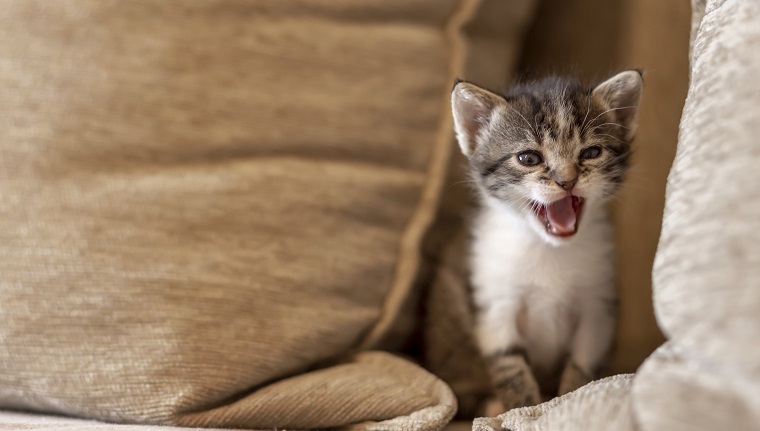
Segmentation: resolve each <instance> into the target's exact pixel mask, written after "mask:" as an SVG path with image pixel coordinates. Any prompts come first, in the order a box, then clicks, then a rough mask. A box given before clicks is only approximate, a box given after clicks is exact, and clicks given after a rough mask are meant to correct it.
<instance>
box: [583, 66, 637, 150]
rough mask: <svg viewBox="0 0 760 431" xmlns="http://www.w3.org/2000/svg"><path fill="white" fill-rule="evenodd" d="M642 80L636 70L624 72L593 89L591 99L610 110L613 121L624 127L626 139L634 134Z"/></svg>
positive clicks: (631, 137)
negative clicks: (613, 117)
mask: <svg viewBox="0 0 760 431" xmlns="http://www.w3.org/2000/svg"><path fill="white" fill-rule="evenodd" d="M643 88H644V80H643V78H642V76H641V72H639V71H638V70H626V71H625V72H620V73H618V74H617V75H615V76H613V77H612V78H610V79H608V80H606V81H604V82H602V83H601V84H599V85H597V86H596V87H594V89H593V90H592V92H591V95H592V97H594V98H595V99H596V100H597V101H599V102H601V104H602V106H606V107H607V108H606V109H610V110H611V112H612V113H613V114H614V116H615V119H616V120H617V122H618V123H620V124H621V125H622V126H624V127H626V128H627V130H626V139H628V140H631V139H633V136H634V134H635V133H636V126H637V117H638V115H637V114H638V110H639V101H640V100H641V90H642V89H643Z"/></svg>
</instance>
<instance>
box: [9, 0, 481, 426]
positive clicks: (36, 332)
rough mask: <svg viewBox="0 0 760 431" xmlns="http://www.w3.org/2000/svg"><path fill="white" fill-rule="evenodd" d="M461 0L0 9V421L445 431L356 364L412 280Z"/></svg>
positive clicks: (447, 406)
mask: <svg viewBox="0 0 760 431" xmlns="http://www.w3.org/2000/svg"><path fill="white" fill-rule="evenodd" d="M476 6H477V4H476V2H475V1H467V0H462V1H455V0H446V1H433V0H419V1H414V2H408V1H400V0H399V1H395V0H394V1H390V2H389V1H370V2H363V3H362V4H361V5H359V4H356V3H355V2H349V1H334V0H329V1H328V0H325V1H321V0H318V1H314V0H310V1H290V2H282V1H277V0H272V1H257V2H250V1H244V0H203V1H201V0H197V1H196V0H181V1H180V0H176V1H174V0H155V1H139V2H136V1H135V2H123V1H116V0H108V1H102V0H97V1H96V0H64V1H55V2H50V1H46V0H39V1H35V0H17V1H14V0H3V1H0V7H2V10H3V13H2V14H1V15H0V59H1V60H0V68H2V73H0V86H1V87H2V88H3V106H2V108H0V109H2V115H0V125H1V127H0V134H2V143H3V144H2V145H3V151H2V152H0V194H1V196H2V205H0V212H1V213H2V217H0V316H1V317H2V321H3V325H2V327H0V364H2V367H0V408H6V409H24V410H34V411H40V412H48V413H58V414H65V415H70V416H76V417H85V418H94V419H100V420H104V421H113V422H128V423H146V424H163V425H182V426H192V427H237V428H264V429H272V428H274V427H277V428H327V427H354V428H357V429H381V428H382V429H399V430H401V429H439V428H441V427H442V426H443V425H444V424H445V423H446V422H447V421H448V420H449V419H450V418H451V416H452V415H453V414H454V411H455V409H456V402H455V400H454V399H453V397H452V395H451V392H450V390H449V389H448V388H447V387H446V385H445V384H443V383H442V382H441V381H440V380H438V379H437V378H435V377H433V375H432V374H429V373H428V372H426V371H424V370H423V369H421V368H419V367H417V366H415V365H412V364H411V363H409V362H407V361H406V360H403V359H400V358H397V357H394V356H391V355H389V354H384V353H371V352H369V353H359V354H355V353H356V352H357V351H363V350H367V349H372V348H373V347H375V346H376V345H377V344H378V343H379V340H381V339H382V338H383V336H384V334H386V333H387V332H388V331H389V328H391V327H392V326H393V324H394V322H395V321H396V320H397V318H398V314H399V310H400V309H401V307H402V306H403V304H404V303H405V302H406V301H407V298H408V297H409V296H410V286H412V283H413V281H414V279H415V277H416V275H417V273H418V269H419V260H420V259H419V256H418V254H419V246H420V241H421V238H422V235H423V233H424V232H425V230H426V227H427V226H428V224H429V223H430V220H431V219H432V217H433V214H434V211H435V208H436V206H437V200H438V196H439V194H440V193H439V191H440V188H441V184H442V180H443V176H444V173H445V168H446V164H447V162H448V157H449V154H450V152H451V151H452V149H453V147H452V144H451V139H452V133H451V123H450V120H449V118H450V114H449V113H448V108H447V106H448V105H447V103H446V100H447V99H448V92H449V89H450V86H451V83H452V82H453V79H454V77H455V76H457V75H460V74H461V70H462V67H463V64H464V62H465V54H466V53H465V48H466V47H465V42H464V38H463V36H462V32H461V28H462V26H463V25H464V24H465V23H466V22H467V20H468V18H469V17H471V16H472V15H473V14H474V11H475V7H476Z"/></svg>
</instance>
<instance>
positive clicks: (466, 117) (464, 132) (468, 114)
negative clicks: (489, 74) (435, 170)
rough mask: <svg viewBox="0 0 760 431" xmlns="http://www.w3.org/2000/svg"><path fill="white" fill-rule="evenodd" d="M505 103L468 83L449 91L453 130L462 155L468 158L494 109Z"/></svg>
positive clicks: (501, 99) (496, 96)
mask: <svg viewBox="0 0 760 431" xmlns="http://www.w3.org/2000/svg"><path fill="white" fill-rule="evenodd" d="M501 103H505V101H504V99H503V98H502V97H500V96H498V95H497V94H495V93H492V92H490V91H488V90H485V89H483V88H480V87H478V86H477V85H475V84H470V83H469V82H464V81H460V82H457V83H456V84H455V85H454V88H453V89H452V90H451V112H452V114H453V115H454V130H455V131H456V134H457V140H458V141H459V148H461V149H462V153H463V154H464V155H465V156H467V157H469V156H470V155H472V153H473V152H474V151H475V148H476V147H477V145H478V137H479V136H480V134H481V133H482V132H483V131H484V129H485V128H486V127H488V124H489V123H490V121H491V113H492V112H493V110H494V108H495V107H496V106H497V105H499V104H501Z"/></svg>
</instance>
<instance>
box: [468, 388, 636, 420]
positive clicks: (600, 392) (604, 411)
mask: <svg viewBox="0 0 760 431" xmlns="http://www.w3.org/2000/svg"><path fill="white" fill-rule="evenodd" d="M632 383H633V375H632V374H619V375H616V376H612V377H607V378H605V379H602V380H597V381H595V382H591V383H589V384H587V385H586V386H583V387H582V388H580V389H578V390H576V391H574V392H571V393H569V394H565V395H563V396H562V397H559V398H554V399H553V400H551V401H547V402H545V403H543V404H539V405H537V406H531V407H523V408H518V409H514V410H511V411H509V412H507V413H504V414H502V415H499V416H498V417H496V418H479V419H476V420H475V423H474V424H473V431H496V430H499V431H500V430H502V429H505V430H520V431H539V430H552V431H606V430H616V431H618V430H631V429H633V422H632V416H631V405H630V397H629V395H630V391H631V385H632Z"/></svg>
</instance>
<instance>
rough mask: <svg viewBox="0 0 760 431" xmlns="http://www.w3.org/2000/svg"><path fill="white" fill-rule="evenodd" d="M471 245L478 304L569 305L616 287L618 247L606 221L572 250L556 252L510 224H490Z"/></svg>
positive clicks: (587, 228) (598, 223)
mask: <svg viewBox="0 0 760 431" xmlns="http://www.w3.org/2000/svg"><path fill="white" fill-rule="evenodd" d="M482 221H483V222H482V223H481V224H480V225H476V230H475V232H474V237H473V243H472V245H471V255H470V258H471V261H470V263H471V268H472V282H473V285H474V287H475V295H476V297H475V300H476V302H479V303H488V302H490V301H493V300H500V299H503V298H504V297H505V296H515V295H519V296H521V297H522V298H521V299H523V300H531V301H537V300H538V301H540V300H541V298H542V297H543V298H546V300H547V301H548V300H549V299H552V300H553V301H554V302H558V303H566V302H568V301H572V300H574V298H575V297H577V296H578V295H583V294H585V293H586V292H587V291H589V290H594V289H597V288H599V289H602V288H604V289H606V288H608V287H609V285H610V284H611V283H612V275H613V257H614V255H613V245H612V237H611V230H610V227H609V225H608V224H607V222H606V220H604V219H603V218H598V219H596V220H591V223H589V224H587V225H586V226H583V227H584V228H585V231H582V232H579V233H578V236H577V237H576V238H574V239H573V241H572V242H571V243H569V244H566V245H562V246H559V247H557V246H552V245H550V244H547V243H545V242H543V241H541V240H540V239H538V238H535V235H534V234H533V233H532V232H531V231H530V230H529V229H528V228H527V226H520V225H519V224H515V223H514V222H512V221H510V220H498V219H497V220H492V219H489V218H487V217H486V218H484V220H482Z"/></svg>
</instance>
